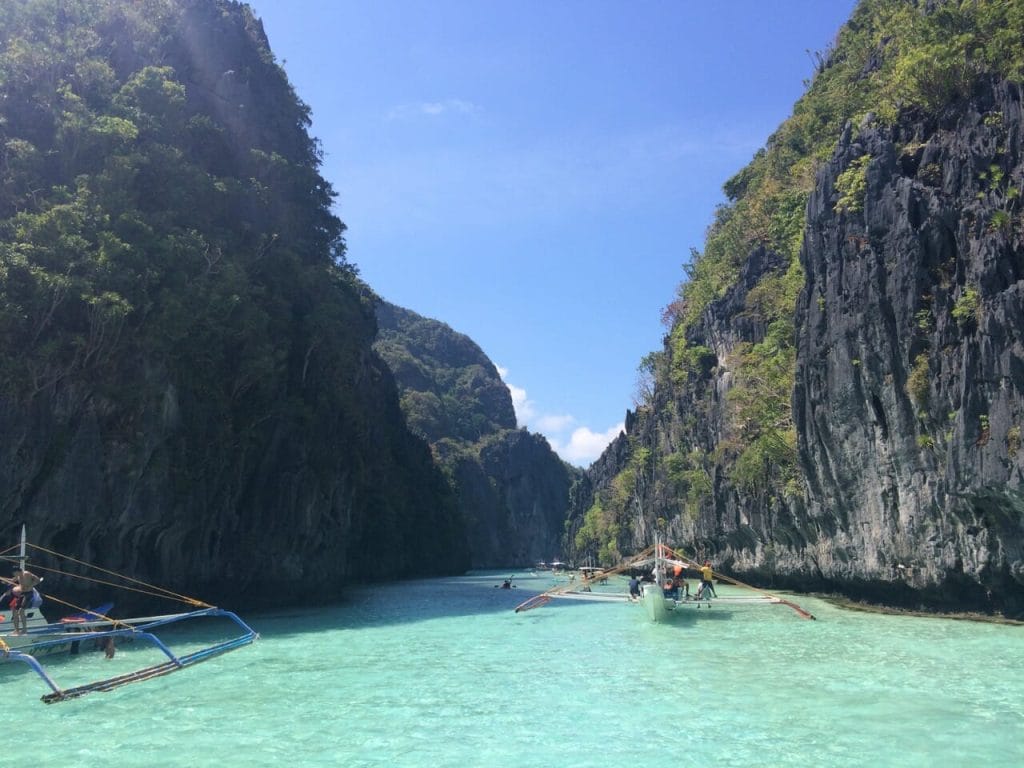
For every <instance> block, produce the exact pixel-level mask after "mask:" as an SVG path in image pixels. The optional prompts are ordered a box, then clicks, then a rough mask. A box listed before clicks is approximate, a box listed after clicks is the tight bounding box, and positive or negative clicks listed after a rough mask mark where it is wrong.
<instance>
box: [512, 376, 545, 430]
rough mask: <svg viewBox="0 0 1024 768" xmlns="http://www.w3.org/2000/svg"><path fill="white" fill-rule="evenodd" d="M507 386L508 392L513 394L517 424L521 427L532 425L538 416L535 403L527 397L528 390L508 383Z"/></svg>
mask: <svg viewBox="0 0 1024 768" xmlns="http://www.w3.org/2000/svg"><path fill="white" fill-rule="evenodd" d="M505 384H506V385H507V386H508V391H509V392H510V393H511V394H512V407H513V408H515V411H516V422H517V423H518V424H519V425H520V426H522V425H524V424H530V423H531V422H532V421H533V420H534V418H536V416H537V411H536V410H535V409H534V405H533V401H532V400H530V399H529V398H528V397H527V396H526V390H525V389H523V388H522V387H517V386H516V385H514V384H509V383H508V382H507V381H506V382H505Z"/></svg>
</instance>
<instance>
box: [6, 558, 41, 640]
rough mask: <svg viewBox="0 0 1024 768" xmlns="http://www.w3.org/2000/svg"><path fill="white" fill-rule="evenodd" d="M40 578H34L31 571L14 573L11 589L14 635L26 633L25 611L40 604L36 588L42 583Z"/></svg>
mask: <svg viewBox="0 0 1024 768" xmlns="http://www.w3.org/2000/svg"><path fill="white" fill-rule="evenodd" d="M42 580H43V578H42V576H36V575H35V574H34V573H32V572H31V571H26V570H20V571H15V573H14V586H13V587H11V590H10V592H11V596H12V598H13V600H12V602H11V622H12V623H13V624H14V634H16V635H24V634H25V633H26V632H28V620H27V619H26V618H25V609H26V608H30V607H37V606H38V605H39V603H41V602H42V598H41V597H40V596H39V593H38V592H36V586H37V585H38V584H40V583H41V582H42Z"/></svg>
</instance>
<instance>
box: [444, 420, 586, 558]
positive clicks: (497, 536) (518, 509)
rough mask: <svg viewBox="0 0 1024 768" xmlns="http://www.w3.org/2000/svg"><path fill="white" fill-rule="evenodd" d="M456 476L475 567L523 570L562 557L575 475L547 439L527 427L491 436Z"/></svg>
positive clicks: (461, 464)
mask: <svg viewBox="0 0 1024 768" xmlns="http://www.w3.org/2000/svg"><path fill="white" fill-rule="evenodd" d="M454 477H455V482H456V485H457V486H458V489H459V500H460V506H461V509H462V512H463V515H464V516H465V518H466V525H467V530H468V536H469V549H470V556H471V560H472V565H473V567H474V568H502V567H506V566H507V567H517V568H523V567H528V566H532V565H533V564H534V563H537V562H548V561H550V560H553V559H556V558H558V557H561V552H562V532H563V524H564V522H565V512H566V508H567V506H568V498H569V488H570V486H571V484H572V481H573V477H572V473H571V471H570V469H569V468H568V467H567V466H566V465H565V464H563V463H562V462H561V461H559V460H558V459H557V457H556V456H554V453H553V451H552V450H551V447H550V446H549V445H548V443H547V441H546V440H545V439H544V438H543V437H541V436H540V435H534V434H530V433H529V432H527V431H526V430H508V431H504V432H502V433H501V434H499V435H497V436H496V437H495V438H493V439H491V440H488V441H487V444H486V445H484V446H483V447H482V448H481V450H480V459H479V461H473V460H471V459H468V458H462V459H460V460H458V462H457V463H456V465H455V471H454Z"/></svg>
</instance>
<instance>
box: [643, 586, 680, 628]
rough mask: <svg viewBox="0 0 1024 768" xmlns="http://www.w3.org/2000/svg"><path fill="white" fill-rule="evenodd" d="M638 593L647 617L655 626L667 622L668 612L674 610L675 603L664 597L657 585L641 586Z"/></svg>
mask: <svg viewBox="0 0 1024 768" xmlns="http://www.w3.org/2000/svg"><path fill="white" fill-rule="evenodd" d="M640 593H641V595H642V600H643V603H644V610H645V611H647V617H648V618H649V619H650V620H651V621H653V622H655V623H656V624H657V623H661V622H663V621H668V619H669V613H670V611H672V610H675V602H674V601H673V600H672V599H671V598H667V597H665V593H664V592H663V591H662V589H661V587H660V586H658V585H657V584H642V585H641V586H640ZM669 606H671V608H670V607H669Z"/></svg>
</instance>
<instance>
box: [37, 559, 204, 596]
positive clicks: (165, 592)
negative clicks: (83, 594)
mask: <svg viewBox="0 0 1024 768" xmlns="http://www.w3.org/2000/svg"><path fill="white" fill-rule="evenodd" d="M28 546H29V547H31V548H32V549H36V550H39V551H40V552H45V553H46V554H48V555H53V556H54V557H59V558H64V559H65V560H70V561H71V562H73V563H77V564H78V565H84V566H85V567H86V568H94V569H96V570H97V571H101V572H103V573H106V574H108V575H110V576H114V577H116V578H118V579H123V580H125V581H128V582H131V583H133V584H139V585H141V586H142V587H145V588H146V589H150V590H154V591H153V592H146V591H145V590H143V589H136V588H135V587H129V586H125V585H124V584H117V583H114V582H108V581H103V580H102V579H94V578H91V577H89V576H81V575H79V574H74V573H68V572H66V571H60V570H57V569H55V568H44V567H43V566H41V565H36V568H38V569H39V570H42V571H47V572H48V573H59V574H61V575H64V576H69V577H70V578H74V579H82V580H83V581H92V582H95V583H97V584H104V585H107V586H111V587H116V588H118V589H126V590H130V591H133V592H139V593H141V594H145V595H149V596H151V597H165V598H167V599H171V600H178V601H180V602H183V603H186V604H188V605H193V606H196V607H198V608H213V607H214V606H212V605H210V604H209V603H206V602H203V601H202V600H197V599H196V598H194V597H189V596H188V595H182V594H180V593H178V592H174V591H173V590H170V589H165V588H164V587H160V586H157V585H156V584H150V583H148V582H145V581H142V580H141V579H135V578H132V577H131V576H126V575H125V574H123V573H118V572H117V571H111V570H109V569H107V568H103V567H101V566H99V565H95V564H93V563H87V562H85V561H84V560H78V559H77V558H74V557H71V556H70V555H65V554H62V553H60V552H54V551H53V550H52V549H47V548H46V547H41V546H39V545H38V544H28Z"/></svg>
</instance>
